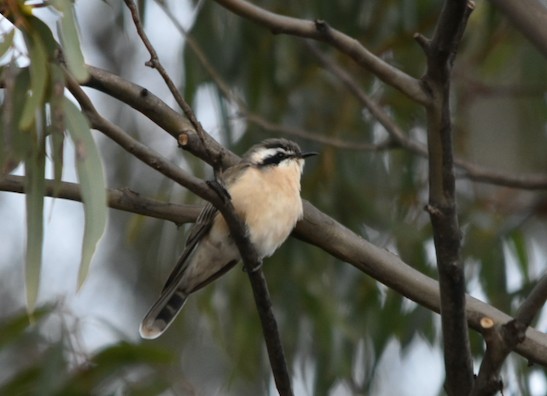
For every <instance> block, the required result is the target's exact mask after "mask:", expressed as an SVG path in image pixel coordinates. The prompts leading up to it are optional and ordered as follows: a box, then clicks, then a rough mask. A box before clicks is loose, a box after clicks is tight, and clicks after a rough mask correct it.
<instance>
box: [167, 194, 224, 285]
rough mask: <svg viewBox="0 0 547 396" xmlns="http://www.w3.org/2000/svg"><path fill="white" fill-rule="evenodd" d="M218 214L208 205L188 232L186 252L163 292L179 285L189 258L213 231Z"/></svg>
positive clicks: (172, 272) (168, 279) (181, 256)
mask: <svg viewBox="0 0 547 396" xmlns="http://www.w3.org/2000/svg"><path fill="white" fill-rule="evenodd" d="M217 213H218V210H217V209H216V208H215V207H214V206H213V205H212V204H210V203H207V204H206V205H205V207H204V208H203V209H202V210H201V212H200V214H199V216H198V218H197V219H196V222H195V223H194V225H193V226H192V227H191V228H190V231H189V232H188V238H187V239H186V245H185V247H184V251H183V252H182V254H181V255H180V257H179V259H178V261H177V264H176V265H175V268H173V270H172V271H171V274H170V275H169V278H167V281H166V282H165V286H164V287H163V290H162V292H164V291H165V290H167V289H168V288H169V286H170V285H171V284H175V285H178V283H179V281H180V279H181V278H182V275H183V274H184V271H185V270H186V267H187V266H188V257H189V256H190V254H192V252H193V251H194V249H195V248H196V246H197V244H198V242H199V241H200V240H201V238H202V237H203V235H205V234H206V233H207V232H209V230H210V229H211V226H212V225H213V219H214V218H215V216H216V214H217Z"/></svg>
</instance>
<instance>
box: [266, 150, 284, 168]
mask: <svg viewBox="0 0 547 396" xmlns="http://www.w3.org/2000/svg"><path fill="white" fill-rule="evenodd" d="M289 157H290V155H289V154H287V153H285V152H282V151H278V152H277V153H275V154H274V155H272V156H270V157H266V158H264V161H262V163H261V164H260V165H261V166H268V165H277V164H279V163H280V162H281V161H283V160H284V159H286V158H289Z"/></svg>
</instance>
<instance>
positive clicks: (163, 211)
mask: <svg viewBox="0 0 547 396" xmlns="http://www.w3.org/2000/svg"><path fill="white" fill-rule="evenodd" d="M56 189H57V190H56ZM0 191H11V192H15V193H20V194H24V193H25V178H24V177H22V176H13V175H8V176H5V177H4V178H1V179H0ZM106 193H107V205H108V206H109V207H111V208H113V209H119V210H123V211H126V212H131V213H136V214H140V215H143V216H150V217H155V218H156V219H162V220H169V221H172V222H173V223H175V225H177V226H180V225H182V224H186V223H193V222H194V221H195V220H196V218H197V216H198V214H199V212H200V211H201V207H200V206H197V205H176V204H172V203H168V202H167V203H166V202H161V201H157V200H155V199H151V198H147V197H143V196H141V195H140V194H139V193H137V192H135V191H133V190H130V189H129V188H120V189H115V188H108V189H107V190H106ZM46 196H49V197H52V198H62V199H68V200H70V201H75V202H82V194H81V192H80V186H79V184H77V183H69V182H61V183H60V184H58V185H56V182H54V181H53V180H46Z"/></svg>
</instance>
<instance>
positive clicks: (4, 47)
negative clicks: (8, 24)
mask: <svg viewBox="0 0 547 396" xmlns="http://www.w3.org/2000/svg"><path fill="white" fill-rule="evenodd" d="M14 35H15V29H11V30H10V31H9V32H7V33H6V34H2V35H0V58H1V57H2V56H4V55H6V52H8V50H9V49H10V48H11V46H12V45H13V37H14Z"/></svg>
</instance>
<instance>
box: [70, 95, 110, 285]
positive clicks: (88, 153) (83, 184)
mask: <svg viewBox="0 0 547 396" xmlns="http://www.w3.org/2000/svg"><path fill="white" fill-rule="evenodd" d="M63 107H64V111H65V123H66V127H67V130H68V132H69V134H70V137H71V139H72V141H73V142H74V146H75V150H76V168H77V171H78V179H79V182H80V189H81V192H82V200H83V203H84V211H85V228H84V239H83V243H82V261H81V263H80V271H79V274H78V288H79V287H81V286H82V284H83V282H84V281H85V279H86V277H87V274H88V272H89V265H90V263H91V258H92V257H93V253H94V252H95V248H96V246H97V243H98V241H99V239H100V238H101V236H102V235H103V232H104V229H105V227H106V219H107V208H106V190H105V178H104V172H103V166H102V162H101V158H100V156H99V151H98V150H97V147H96V145H95V141H94V140H93V137H92V135H91V131H90V129H89V124H88V122H87V119H86V118H85V117H84V116H83V115H82V113H80V110H79V109H78V108H77V107H76V105H74V104H73V103H72V102H71V101H70V100H68V99H67V98H64V105H63Z"/></svg>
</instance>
